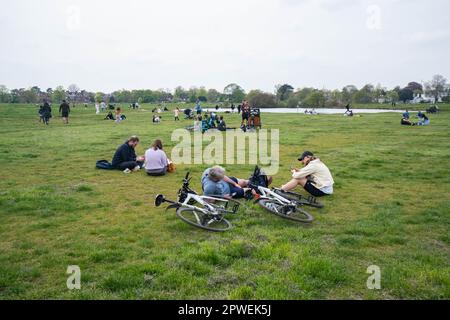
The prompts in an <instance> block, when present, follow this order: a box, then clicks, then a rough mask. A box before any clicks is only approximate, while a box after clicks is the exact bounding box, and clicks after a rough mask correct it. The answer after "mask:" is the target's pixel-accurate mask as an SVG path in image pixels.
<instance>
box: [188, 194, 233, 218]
mask: <svg viewBox="0 0 450 320" xmlns="http://www.w3.org/2000/svg"><path fill="white" fill-rule="evenodd" d="M191 200H194V201H195V202H196V203H198V204H200V205H202V206H204V208H199V207H197V206H194V205H190V204H189V202H190V201H191ZM208 200H211V201H216V202H217V201H220V202H223V203H225V202H228V200H227V199H219V198H213V197H207V196H199V195H197V194H192V193H188V195H187V198H186V200H184V201H183V202H182V203H180V206H181V207H182V208H189V209H194V210H199V211H201V212H202V213H204V214H212V215H219V212H217V209H216V208H215V207H214V206H212V205H211V204H209V203H208ZM197 219H198V217H197Z"/></svg>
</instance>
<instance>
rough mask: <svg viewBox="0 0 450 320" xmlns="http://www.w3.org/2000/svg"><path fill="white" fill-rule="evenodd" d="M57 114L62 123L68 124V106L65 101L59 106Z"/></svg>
mask: <svg viewBox="0 0 450 320" xmlns="http://www.w3.org/2000/svg"><path fill="white" fill-rule="evenodd" d="M59 113H60V114H61V117H62V119H63V123H64V124H69V114H70V105H69V104H68V103H67V101H66V100H63V102H62V104H61V105H60V106H59Z"/></svg>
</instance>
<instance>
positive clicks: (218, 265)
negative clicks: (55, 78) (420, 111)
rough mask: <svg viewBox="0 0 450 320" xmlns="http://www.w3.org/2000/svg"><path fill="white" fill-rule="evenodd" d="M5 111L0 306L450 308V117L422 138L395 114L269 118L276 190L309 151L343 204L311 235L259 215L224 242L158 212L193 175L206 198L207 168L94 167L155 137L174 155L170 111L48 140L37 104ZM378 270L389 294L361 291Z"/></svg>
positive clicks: (54, 125)
mask: <svg viewBox="0 0 450 320" xmlns="http://www.w3.org/2000/svg"><path fill="white" fill-rule="evenodd" d="M443 108H444V109H447V110H448V106H445V107H441V109H443ZM144 109H147V110H149V109H150V110H151V107H150V106H144ZM0 110H1V112H2V115H3V116H2V117H1V118H0V133H1V137H2V138H1V140H0V166H1V177H2V178H1V179H0V299H16V298H17V299H206V298H209V299H394V298H400V299H449V298H450V266H449V261H450V246H449V245H450V236H449V234H450V232H449V231H450V230H449V226H450V188H449V187H450V175H449V168H450V130H449V129H450V125H449V123H450V113H449V112H442V113H441V114H440V115H432V116H431V124H432V125H431V126H429V127H401V126H400V125H399V122H400V118H399V115H396V114H376V115H363V116H362V117H355V118H344V117H342V116H341V115H328V116H326V115H320V116H316V117H307V116H305V115H296V114H294V115H263V122H264V125H265V127H266V128H279V129H280V135H281V168H280V172H279V174H278V175H277V176H276V177H275V180H274V184H275V185H280V184H282V183H283V182H285V181H286V180H287V179H289V168H290V166H291V165H293V164H295V163H296V161H295V159H296V157H297V156H298V154H299V153H301V152H302V151H303V150H305V149H311V150H312V151H315V152H317V153H318V155H319V156H320V157H321V158H322V159H323V160H324V162H325V163H327V164H328V165H329V167H330V169H331V170H332V172H333V174H334V176H335V180H336V188H335V195H334V196H332V197H329V198H327V199H324V200H323V202H324V203H325V208H324V209H322V210H318V209H311V210H310V212H311V213H312V214H313V215H314V216H315V218H316V221H315V222H314V223H313V224H312V225H311V226H309V227H305V226H302V225H299V224H296V223H293V222H290V221H285V220H282V219H279V218H277V217H275V216H273V215H270V214H269V213H266V212H263V211H261V210H260V209H257V208H254V210H251V211H249V212H245V210H244V211H241V212H240V213H239V214H238V215H237V216H234V217H232V218H231V220H232V223H233V225H234V226H235V228H234V229H233V230H232V231H230V232H227V233H224V234H215V233H208V232H204V231H201V230H198V229H195V228H192V227H190V226H189V225H187V224H185V223H183V222H182V221H181V220H179V219H177V218H176V216H175V214H174V213H173V212H167V213H166V212H164V209H163V208H155V207H154V206H153V199H154V196H155V194H157V193H164V194H166V195H167V196H169V197H170V198H174V197H175V196H176V192H177V190H178V188H179V186H180V182H181V180H182V178H183V176H184V174H185V172H186V171H187V170H190V171H191V172H192V173H193V175H194V177H195V178H194V180H193V187H194V188H195V189H200V182H199V178H200V173H201V172H202V171H203V170H204V169H205V168H206V166H184V165H183V166H178V171H177V172H176V173H175V174H171V175H169V176H167V177H165V178H149V177H147V176H146V175H145V174H144V173H139V174H132V175H124V174H123V173H121V172H108V171H98V170H95V169H94V165H95V161H96V160H99V159H111V157H112V154H113V152H114V151H115V148H116V147H117V146H119V145H120V144H121V143H122V142H123V141H124V140H125V139H126V138H127V137H128V136H130V135H132V134H137V135H139V136H140V137H141V138H142V144H141V145H140V146H139V148H138V152H139V153H143V152H144V150H145V148H146V147H147V146H148V145H149V144H150V143H151V142H152V141H153V140H154V139H156V138H162V139H163V140H164V141H165V144H166V146H167V149H168V151H169V154H170V150H171V148H172V147H173V146H174V143H172V142H170V135H171V132H172V131H173V130H174V129H175V128H177V126H178V127H179V126H188V125H190V124H191V122H190V121H182V122H181V123H178V124H175V123H174V122H173V121H172V114H167V115H165V116H164V117H163V120H164V123H163V124H161V125H159V126H154V125H152V124H151V113H150V112H148V111H147V112H145V111H139V112H138V111H128V110H126V112H125V114H126V115H127V117H128V120H127V121H125V122H123V123H122V124H120V125H115V124H114V123H113V122H109V121H103V120H102V118H103V116H96V115H95V114H93V110H92V107H91V108H90V109H89V110H85V109H84V108H80V107H78V108H76V109H75V110H74V112H73V114H72V119H71V124H70V125H69V126H63V125H62V123H61V121H60V119H59V118H56V117H55V118H54V119H52V122H51V125H50V126H49V127H44V126H43V125H42V124H39V122H38V119H37V109H36V107H34V106H24V105H13V106H12V105H1V106H0ZM227 120H228V121H227V122H228V124H229V125H231V126H237V125H238V124H239V118H238V116H237V115H228V116H227ZM227 169H228V171H230V172H231V173H232V174H233V175H237V176H240V177H244V178H245V177H248V176H249V175H250V173H251V166H237V165H234V166H227ZM69 265H78V266H80V268H81V270H82V289H81V290H80V291H69V290H68V289H67V288H66V280H67V277H68V275H66V270H67V266H69ZM370 265H378V266H379V267H380V268H381V271H382V278H381V286H382V289H381V290H376V291H372V290H368V289H367V288H366V281H367V277H368V276H369V274H366V270H367V268H368V267H369V266H370Z"/></svg>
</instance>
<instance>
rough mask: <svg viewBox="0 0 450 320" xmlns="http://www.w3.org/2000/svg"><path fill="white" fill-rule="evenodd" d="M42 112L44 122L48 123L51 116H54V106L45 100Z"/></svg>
mask: <svg viewBox="0 0 450 320" xmlns="http://www.w3.org/2000/svg"><path fill="white" fill-rule="evenodd" d="M41 112H42V120H43V121H44V124H46V125H48V124H49V121H50V118H51V117H52V108H51V107H50V104H49V103H48V102H47V101H44V105H43V106H42V110H41Z"/></svg>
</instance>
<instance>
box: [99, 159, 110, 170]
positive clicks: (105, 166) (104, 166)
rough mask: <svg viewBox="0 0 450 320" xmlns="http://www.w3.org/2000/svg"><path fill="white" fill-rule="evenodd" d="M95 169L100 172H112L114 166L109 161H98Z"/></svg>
mask: <svg viewBox="0 0 450 320" xmlns="http://www.w3.org/2000/svg"><path fill="white" fill-rule="evenodd" d="M95 167H96V168H97V169H100V170H112V169H113V166H112V164H111V163H109V161H107V160H99V161H97V164H96V165H95Z"/></svg>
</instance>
